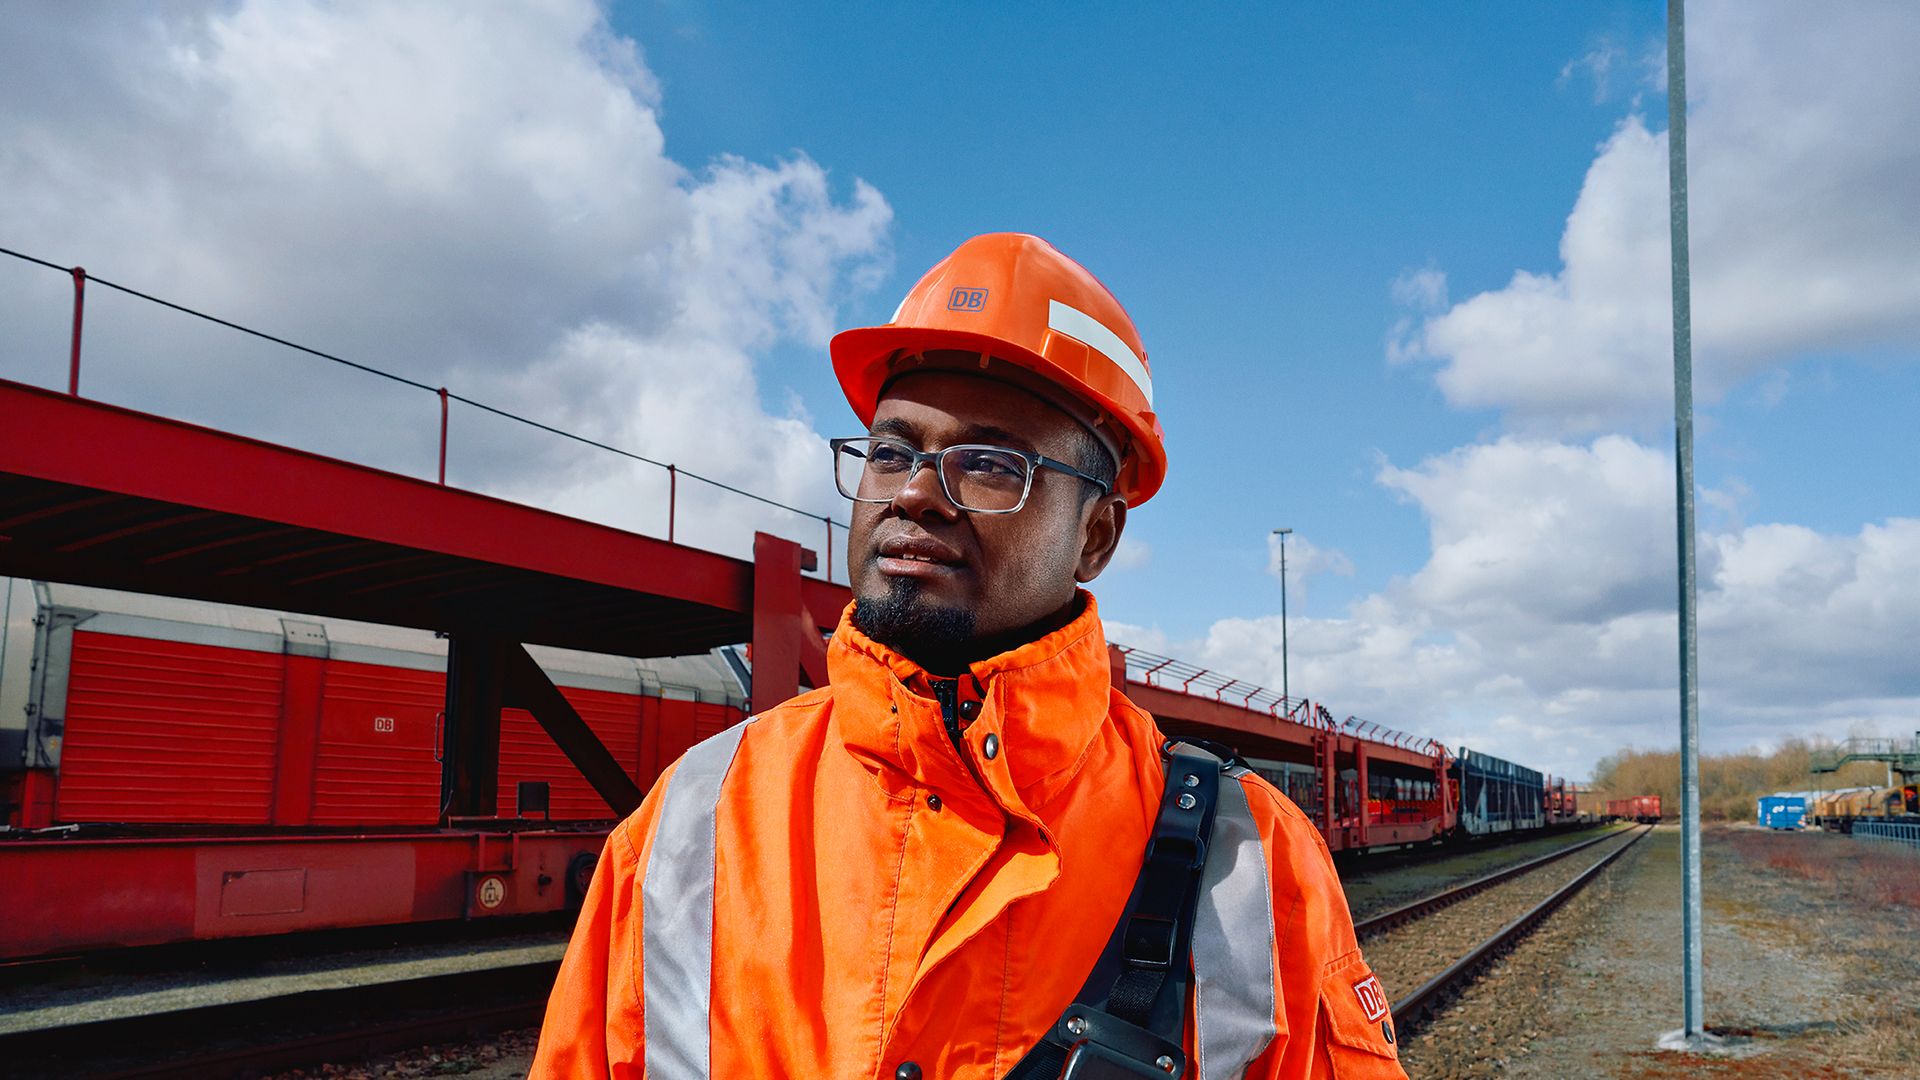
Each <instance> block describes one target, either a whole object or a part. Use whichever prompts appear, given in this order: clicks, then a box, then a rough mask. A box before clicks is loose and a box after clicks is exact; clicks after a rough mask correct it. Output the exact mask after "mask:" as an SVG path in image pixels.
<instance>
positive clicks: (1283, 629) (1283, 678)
mask: <svg viewBox="0 0 1920 1080" xmlns="http://www.w3.org/2000/svg"><path fill="white" fill-rule="evenodd" d="M1292 531H1293V530H1292V529H1275V530H1273V535H1275V536H1277V537H1279V538H1280V696H1281V697H1283V698H1291V697H1293V688H1292V687H1291V686H1289V685H1288V681H1287V534H1288V533H1290V532H1292Z"/></svg>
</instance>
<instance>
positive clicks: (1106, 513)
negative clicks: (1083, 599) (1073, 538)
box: [1073, 495, 1127, 585]
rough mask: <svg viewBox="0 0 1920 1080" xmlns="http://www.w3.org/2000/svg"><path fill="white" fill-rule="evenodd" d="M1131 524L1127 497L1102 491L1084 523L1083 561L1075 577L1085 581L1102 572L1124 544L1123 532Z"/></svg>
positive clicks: (1077, 579) (1082, 534)
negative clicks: (1122, 539) (1121, 542)
mask: <svg viewBox="0 0 1920 1080" xmlns="http://www.w3.org/2000/svg"><path fill="white" fill-rule="evenodd" d="M1126 528H1127V500H1126V499H1124V498H1122V497H1120V496H1119V495H1102V496H1100V497H1099V498H1098V499H1095V500H1094V501H1093V503H1092V505H1091V507H1090V508H1089V510H1088V511H1087V514H1086V518H1085V523H1084V524H1083V525H1082V526H1081V527H1080V562H1079V563H1078V564H1077V565H1076V566H1075V567H1074V571H1073V579H1074V580H1075V581H1078V582H1080V583H1081V584H1082V585H1084V584H1086V583H1087V582H1089V581H1092V580H1093V579H1094V578H1097V577H1099V576H1100V572H1101V571H1102V570H1105V569H1106V568H1107V564H1108V563H1110V562H1112V561H1113V553H1114V552H1115V551H1117V550H1119V548H1120V534H1121V533H1123V532H1125V531H1126Z"/></svg>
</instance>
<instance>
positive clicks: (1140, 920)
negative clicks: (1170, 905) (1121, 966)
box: [1123, 915, 1179, 971]
mask: <svg viewBox="0 0 1920 1080" xmlns="http://www.w3.org/2000/svg"><path fill="white" fill-rule="evenodd" d="M1178 930H1179V924H1178V923H1176V922H1174V921H1173V920H1172V919H1163V918H1159V917H1157V916H1153V915H1135V916H1133V917H1132V918H1130V919H1128V920H1127V939H1126V941H1127V944H1126V952H1125V953H1124V954H1123V955H1125V956H1126V958H1127V963H1129V964H1134V965H1137V966H1139V967H1144V968H1152V969H1153V970H1155V971H1165V970H1167V969H1168V968H1171V967H1172V966H1173V942H1174V936H1175V934H1176V932H1177V931H1178Z"/></svg>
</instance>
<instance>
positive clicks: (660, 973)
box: [640, 717, 754, 1080]
mask: <svg viewBox="0 0 1920 1080" xmlns="http://www.w3.org/2000/svg"><path fill="white" fill-rule="evenodd" d="M753 719H754V718H753V717H748V718H747V719H746V720H744V721H742V722H740V723H738V724H735V725H734V726H732V727H730V728H728V729H727V730H725V731H723V732H721V733H720V734H718V735H715V736H714V737H713V738H711V739H708V740H707V741H705V742H703V743H701V744H700V745H698V746H695V747H694V748H693V749H691V750H689V751H687V753H686V755H685V756H684V757H682V758H681V759H680V764H679V765H678V766H676V767H675V768H674V770H673V775H672V776H671V777H670V778H668V781H667V790H666V793H665V794H664V795H663V796H662V797H661V800H660V818H659V821H658V822H657V824H656V825H655V827H654V832H653V850H652V851H651V852H650V853H649V854H648V856H647V868H646V873H645V876H644V877H643V878H642V880H641V883H640V906H641V927H640V964H641V970H642V984H643V985H642V994H643V997H642V1001H643V1009H644V1011H645V1015H646V1046H645V1048H644V1051H643V1052H644V1054H645V1055H646V1067H647V1075H648V1076H649V1077H654V1078H656V1080H706V1077H708V1076H710V1075H711V1074H712V1071H713V1069H712V1060H711V1047H710V1046H709V1045H708V1038H709V1032H710V1030H711V1029H710V1026H709V1016H710V1013H711V1008H712V996H713V876H714V830H715V828H716V827H717V811H718V807H719V804H720V787H721V785H722V784H723V783H724V782H725V781H726V779H727V770H728V769H730V768H732V766H733V756H734V753H735V752H736V751H738V750H739V748H740V739H741V736H743V735H744V734H745V733H746V730H747V725H748V724H751V723H753Z"/></svg>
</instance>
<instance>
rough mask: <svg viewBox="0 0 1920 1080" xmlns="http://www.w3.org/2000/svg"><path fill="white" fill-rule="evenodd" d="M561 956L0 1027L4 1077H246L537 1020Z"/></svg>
mask: <svg viewBox="0 0 1920 1080" xmlns="http://www.w3.org/2000/svg"><path fill="white" fill-rule="evenodd" d="M558 970H559V963H558V961H541V962H537V963H521V964H512V965H506V966H502V967H496V968H489V969H485V970H480V971H462V972H453V973H449V974H442V975H430V976H423V977H420V978H412V979H403V980H397V981H391V982H382V983H376V984H371V985H365V984H360V985H347V986H335V987H326V988H320V989H307V990H299V991H296V992H292V993H288V994H282V995H278V996H274V997H267V998H260V999H256V1000H251V1001H241V1002H223V1003H220V1004H216V1005H206V1006H201V1007H197V1008H184V1009H172V1010H168V1011H164V1012H155V1013H146V1014H142V1015H137V1016H127V1017H120V1018H115V1019H110V1020H97V1021H92V1022H88V1023H80V1024H68V1025H64V1026H61V1027H54V1028H39V1029H35V1030H30V1031H21V1032H11V1033H7V1034H4V1035H0V1061H4V1062H6V1067H5V1069H4V1070H0V1071H4V1072H5V1074H6V1075H7V1076H9V1077H16V1078H20V1080H28V1078H39V1077H49V1078H50V1077H62V1078H71V1077H86V1078H93V1080H108V1078H111V1080H133V1078H136V1077H137V1078H141V1080H159V1078H175V1077H178V1078H182V1080H184V1078H189V1077H191V1078H195V1080H209V1078H216V1077H229V1076H254V1075H258V1074H259V1073H261V1072H266V1071H272V1070H277V1069H290V1068H298V1067H301V1066H308V1065H312V1064H314V1063H316V1062H323V1061H356V1060H365V1059H367V1058H371V1057H378V1056H379V1055H381V1054H386V1053H391V1052H393V1051H396V1050H403V1049H406V1048H408V1047H413V1046H420V1045H423V1044H426V1043H434V1042H444V1041H451V1040H455V1039H465V1038H472V1037H476V1036H480V1035H485V1034H490V1033H493V1032H498V1031H505V1030H508V1029H511V1028H515V1027H526V1026H531V1025H534V1024H538V1023H539V1022H540V1017H541V1014H542V1012H543V1010H544V1008H545V1006H546V1000H547V993H548V991H549V990H550V989H551V988H552V986H553V979H554V975H555V973H556V972H557V971H558Z"/></svg>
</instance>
